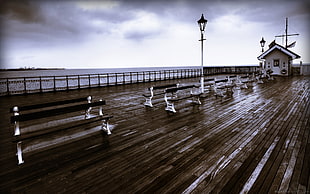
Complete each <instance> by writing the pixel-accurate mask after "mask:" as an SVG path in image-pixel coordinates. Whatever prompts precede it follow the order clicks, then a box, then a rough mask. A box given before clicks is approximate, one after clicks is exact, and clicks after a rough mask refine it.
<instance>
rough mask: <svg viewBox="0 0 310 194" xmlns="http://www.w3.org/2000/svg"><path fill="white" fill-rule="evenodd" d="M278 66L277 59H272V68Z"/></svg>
mask: <svg viewBox="0 0 310 194" xmlns="http://www.w3.org/2000/svg"><path fill="white" fill-rule="evenodd" d="M279 64H280V61H279V59H274V60H273V66H274V67H279Z"/></svg>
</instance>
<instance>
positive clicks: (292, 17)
mask: <svg viewBox="0 0 310 194" xmlns="http://www.w3.org/2000/svg"><path fill="white" fill-rule="evenodd" d="M309 2H310V1H308V0H268V1H267V0H254V1H250V0H237V1H230V0H218V1H210V0H170V1H168V0H149V1H148V0H101V1H77V0H64V1H57V0H53V1H52V0H42V1H40V0H34V1H26V0H20V1H14V0H7V1H0V3H1V8H0V17H1V43H0V44H1V45H0V46H1V47H0V48H1V53H0V54H1V68H19V67H25V66H26V67H64V68H114V67H153V66H200V65H201V44H200V43H201V42H199V41H198V40H199V39H200V31H199V28H198V24H197V20H198V19H199V18H200V16H201V14H202V13H203V14H204V16H205V18H206V19H207V20H208V23H207V26H206V33H205V38H206V41H204V66H212V65H248V64H258V60H257V56H258V55H260V53H261V47H260V44H259V41H260V40H261V38H262V37H264V39H265V40H266V41H267V43H266V46H265V49H267V47H268V44H269V43H270V42H272V41H273V40H274V39H275V37H274V36H275V35H280V34H284V30H285V18H286V17H288V20H289V33H299V34H300V35H299V36H294V37H293V36H292V37H291V38H289V43H291V42H293V41H297V43H296V46H295V47H294V48H292V49H291V50H292V51H293V52H295V53H296V54H299V55H300V56H301V59H297V60H295V61H294V63H299V62H300V61H303V62H304V63H309V62H310V56H309V53H310V52H309V51H310V49H309V42H310V41H309V37H310V36H309V21H310V3H309ZM276 42H277V43H279V44H284V41H283V39H282V38H277V39H276Z"/></svg>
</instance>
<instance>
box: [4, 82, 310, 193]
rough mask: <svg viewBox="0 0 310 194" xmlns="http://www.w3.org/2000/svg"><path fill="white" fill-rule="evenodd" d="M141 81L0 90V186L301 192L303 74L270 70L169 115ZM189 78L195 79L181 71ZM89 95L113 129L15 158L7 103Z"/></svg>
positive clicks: (305, 136)
mask: <svg viewBox="0 0 310 194" xmlns="http://www.w3.org/2000/svg"><path fill="white" fill-rule="evenodd" d="M175 82H176V80H175V81H162V82H160V83H157V82H156V83H143V84H142V83H141V84H133V85H123V86H113V87H105V88H93V89H83V90H76V91H70V92H58V93H45V94H33V95H27V96H11V97H2V98H1V102H0V103H1V106H0V107H1V109H0V116H1V117H2V122H1V132H0V135H1V137H0V141H1V142H0V143H1V154H0V156H1V159H0V165H1V171H0V187H1V191H2V192H13V193H15V192H25V193H45V192H46V193H57V192H59V193H65V192H70V193H83V192H85V193H135V192H136V193H169V192H170V193H172V192H173V193H182V192H183V193H208V192H215V193H218V192H232V193H240V192H241V193H245V192H251V193H252V192H253V193H267V192H271V193H276V192H297V191H299V192H301V193H303V192H304V193H306V192H309V191H310V188H309V187H310V183H309V182H310V179H309V165H310V157H309V155H310V143H309V142H310V140H309V126H310V123H309V112H310V105H309V103H310V100H309V97H310V95H309V91H310V90H309V83H310V78H309V77H291V78H281V77H279V78H277V79H276V80H274V81H270V82H268V83H264V84H260V85H258V84H255V85H254V87H253V88H252V89H247V90H240V91H236V92H235V93H234V95H233V98H226V99H223V100H222V99H220V98H218V99H216V98H215V97H214V96H212V95H210V96H208V95H207V97H206V98H203V99H202V100H201V101H202V105H199V106H198V105H192V104H190V103H189V101H187V100H184V101H180V102H178V103H177V104H176V108H177V109H178V112H177V113H176V114H171V113H167V112H166V111H165V110H164V108H165V103H164V100H163V99H160V100H156V101H155V103H154V107H153V108H146V107H144V105H143V102H144V98H143V97H142V94H143V92H144V90H145V89H146V88H147V87H150V86H151V85H152V84H164V83H165V84H166V83H175ZM180 82H181V83H184V82H188V83H189V82H198V78H196V79H188V80H184V79H182V80H180ZM87 95H92V96H95V97H102V98H103V99H104V100H106V102H107V105H106V108H105V111H106V112H108V113H109V114H111V115H113V116H114V118H113V119H111V122H110V124H111V125H112V127H113V131H112V135H111V136H109V137H107V136H105V135H102V133H99V132H98V133H94V135H92V136H90V137H87V138H85V139H83V140H80V141H78V142H74V141H73V142H70V143H68V144H67V145H65V146H60V147H56V148H54V149H50V150H48V151H44V152H38V153H34V154H31V155H30V154H29V155H28V154H25V156H24V158H25V164H23V165H20V166H18V165H17V164H16V157H15V149H16V148H15V144H13V143H11V137H12V131H13V129H12V128H13V127H12V126H10V125H9V117H10V115H9V113H8V111H9V108H10V107H12V106H14V105H16V104H19V105H20V104H22V105H28V104H36V103H42V102H47V101H53V100H59V99H70V98H77V97H85V96H87Z"/></svg>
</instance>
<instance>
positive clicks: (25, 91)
mask: <svg viewBox="0 0 310 194" xmlns="http://www.w3.org/2000/svg"><path fill="white" fill-rule="evenodd" d="M24 93H25V94H27V85H26V78H25V77H24Z"/></svg>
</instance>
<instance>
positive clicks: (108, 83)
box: [107, 73, 110, 86]
mask: <svg viewBox="0 0 310 194" xmlns="http://www.w3.org/2000/svg"><path fill="white" fill-rule="evenodd" d="M109 85H110V80H109V74H108V73H107V86H109Z"/></svg>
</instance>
